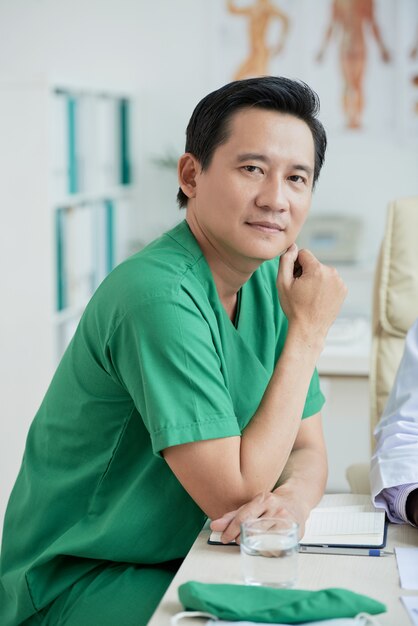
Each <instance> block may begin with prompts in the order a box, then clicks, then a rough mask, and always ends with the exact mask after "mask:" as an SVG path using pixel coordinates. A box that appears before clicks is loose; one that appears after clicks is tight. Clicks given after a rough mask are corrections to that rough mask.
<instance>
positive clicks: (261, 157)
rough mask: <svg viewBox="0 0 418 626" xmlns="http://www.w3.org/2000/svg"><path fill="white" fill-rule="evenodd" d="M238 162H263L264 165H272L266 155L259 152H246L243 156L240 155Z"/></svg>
mask: <svg viewBox="0 0 418 626" xmlns="http://www.w3.org/2000/svg"><path fill="white" fill-rule="evenodd" d="M237 161H238V163H243V162H244V161H262V162H263V163H270V159H269V158H268V157H267V156H266V155H265V154H260V153H258V152H244V153H243V154H239V155H238V156H237Z"/></svg>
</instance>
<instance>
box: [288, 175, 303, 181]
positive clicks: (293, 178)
mask: <svg viewBox="0 0 418 626" xmlns="http://www.w3.org/2000/svg"><path fill="white" fill-rule="evenodd" d="M289 180H291V181H292V182H293V183H304V182H305V179H304V178H303V176H299V174H294V175H293V176H289Z"/></svg>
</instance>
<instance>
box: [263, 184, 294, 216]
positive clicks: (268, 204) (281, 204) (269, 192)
mask: <svg viewBox="0 0 418 626" xmlns="http://www.w3.org/2000/svg"><path fill="white" fill-rule="evenodd" d="M256 204H257V206H259V207H260V208H264V209H268V210H270V211H280V212H284V211H288V210H289V208H290V202H289V198H288V189H287V186H286V181H283V180H281V179H279V178H274V179H271V180H269V181H265V183H264V184H263V187H262V189H260V190H259V194H258V196H257V200H256Z"/></svg>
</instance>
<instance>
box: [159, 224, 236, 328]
mask: <svg viewBox="0 0 418 626" xmlns="http://www.w3.org/2000/svg"><path fill="white" fill-rule="evenodd" d="M168 234H169V236H170V237H172V238H173V239H174V240H175V241H177V243H178V244H180V245H181V246H182V247H183V248H185V249H186V250H187V251H188V252H189V253H191V254H192V256H193V257H194V258H195V259H196V261H199V270H200V275H201V278H202V279H203V281H204V282H205V284H206V287H207V293H208V297H209V300H210V303H211V305H212V306H213V308H214V310H215V311H216V312H217V313H218V314H220V315H221V316H222V317H223V318H224V323H225V324H226V325H228V324H229V326H230V327H231V328H232V329H233V331H236V332H238V333H239V331H240V330H241V326H242V323H243V322H242V320H241V318H242V317H244V315H242V311H243V299H244V298H245V296H244V293H245V291H246V284H247V283H244V285H243V286H242V287H241V289H240V290H239V291H238V293H237V310H236V313H235V318H234V320H231V318H230V317H229V315H228V313H227V312H226V310H225V307H224V306H223V304H222V302H221V299H220V298H219V294H218V290H217V288H216V284H215V280H214V278H213V274H212V270H211V269H210V266H209V264H208V262H207V260H206V257H205V255H204V254H203V252H202V249H201V247H200V246H199V243H198V241H197V239H196V237H195V236H194V235H193V233H192V231H191V229H190V226H189V224H188V223H187V221H186V220H183V221H182V222H180V224H178V225H177V226H176V227H175V228H174V229H173V230H171V231H170V232H169V233H168Z"/></svg>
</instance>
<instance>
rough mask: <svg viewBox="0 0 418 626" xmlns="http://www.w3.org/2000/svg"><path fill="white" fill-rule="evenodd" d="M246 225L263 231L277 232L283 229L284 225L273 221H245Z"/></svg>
mask: <svg viewBox="0 0 418 626" xmlns="http://www.w3.org/2000/svg"><path fill="white" fill-rule="evenodd" d="M246 224H248V226H251V227H252V228H255V229H256V230H260V231H261V232H265V233H279V232H283V231H284V230H285V227H284V226H282V225H280V224H276V223H275V222H259V221H257V222H246Z"/></svg>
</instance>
